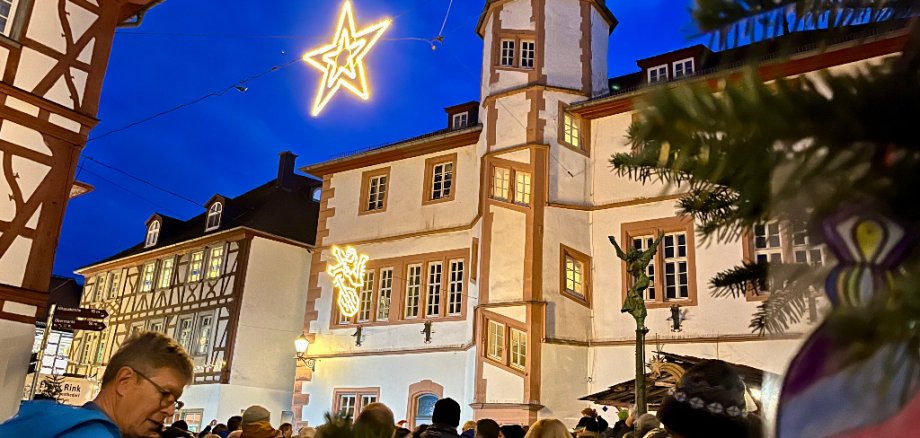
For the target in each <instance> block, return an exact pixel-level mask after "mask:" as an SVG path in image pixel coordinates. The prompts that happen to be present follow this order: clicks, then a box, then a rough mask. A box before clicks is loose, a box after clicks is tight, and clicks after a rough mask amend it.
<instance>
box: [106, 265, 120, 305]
mask: <svg viewBox="0 0 920 438" xmlns="http://www.w3.org/2000/svg"><path fill="white" fill-rule="evenodd" d="M120 282H121V272H112V273H109V292H108V298H109V299H110V300H111V299H114V298H117V297H118V286H119V285H120V284H121V283H120Z"/></svg>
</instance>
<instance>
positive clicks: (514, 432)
mask: <svg viewBox="0 0 920 438" xmlns="http://www.w3.org/2000/svg"><path fill="white" fill-rule="evenodd" d="M501 431H502V436H504V437H505V438H524V428H523V427H521V425H520V424H506V425H504V426H502V427H501Z"/></svg>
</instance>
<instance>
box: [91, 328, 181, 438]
mask: <svg viewBox="0 0 920 438" xmlns="http://www.w3.org/2000/svg"><path fill="white" fill-rule="evenodd" d="M192 373H193V366H192V359H191V357H189V355H188V353H186V351H185V349H184V348H182V346H181V345H179V344H178V343H177V342H176V341H174V340H172V339H171V338H169V337H167V336H166V335H163V334H160V333H157V332H141V333H138V334H135V335H133V336H131V337H129V338H128V339H127V340H125V342H124V343H123V344H122V345H121V347H119V348H118V350H117V351H116V352H115V354H113V355H112V358H111V359H110V360H109V364H108V366H106V369H105V372H104V373H103V375H102V388H101V389H100V391H99V395H98V396H97V397H96V399H95V400H94V403H95V404H96V406H98V407H99V409H100V410H101V411H103V412H104V413H105V414H106V415H107V416H108V417H109V418H110V419H112V421H113V422H114V423H115V424H116V425H117V426H118V428H119V430H120V431H121V434H122V436H124V437H127V438H133V437H146V436H150V435H152V434H155V433H158V432H159V431H160V430H161V429H162V428H163V422H164V421H165V420H166V419H167V418H171V417H172V416H173V414H175V413H176V410H177V409H181V407H182V405H183V404H182V402H180V401H179V398H180V397H182V392H183V390H184V388H185V386H186V385H188V384H190V383H191V382H192ZM187 428H188V426H187V425H186V429H187Z"/></svg>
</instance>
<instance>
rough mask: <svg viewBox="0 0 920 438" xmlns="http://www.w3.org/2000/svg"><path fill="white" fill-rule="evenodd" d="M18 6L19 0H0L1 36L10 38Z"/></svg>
mask: <svg viewBox="0 0 920 438" xmlns="http://www.w3.org/2000/svg"><path fill="white" fill-rule="evenodd" d="M18 5H19V0H0V30H2V33H3V35H6V36H10V32H12V30H13V19H14V18H15V17H16V9H17V8H16V7H17V6H18Z"/></svg>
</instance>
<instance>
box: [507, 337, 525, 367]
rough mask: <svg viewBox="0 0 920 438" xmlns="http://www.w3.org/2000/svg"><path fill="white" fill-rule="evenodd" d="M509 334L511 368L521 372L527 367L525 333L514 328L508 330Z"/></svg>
mask: <svg viewBox="0 0 920 438" xmlns="http://www.w3.org/2000/svg"><path fill="white" fill-rule="evenodd" d="M509 333H510V334H511V348H510V351H511V360H510V365H511V367H512V368H517V369H519V370H523V369H524V368H525V367H526V366H527V333H526V332H524V331H521V330H518V329H516V328H511V329H510V330H509Z"/></svg>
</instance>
